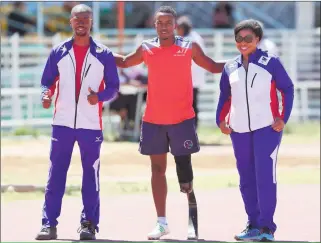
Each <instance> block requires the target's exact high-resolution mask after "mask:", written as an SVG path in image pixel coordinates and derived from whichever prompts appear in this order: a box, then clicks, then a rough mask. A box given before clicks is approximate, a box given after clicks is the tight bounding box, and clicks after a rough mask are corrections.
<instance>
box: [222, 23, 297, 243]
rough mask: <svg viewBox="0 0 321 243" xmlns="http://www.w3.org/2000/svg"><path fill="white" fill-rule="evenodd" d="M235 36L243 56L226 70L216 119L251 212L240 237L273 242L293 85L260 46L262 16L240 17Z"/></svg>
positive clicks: (282, 69)
mask: <svg viewBox="0 0 321 243" xmlns="http://www.w3.org/2000/svg"><path fill="white" fill-rule="evenodd" d="M234 35H235V41H236V47H237V49H238V50H239V51H240V55H239V56H237V57H236V58H234V59H232V60H230V61H228V62H227V63H226V64H225V67H224V70H223V72H222V76H221V80H220V98H219V102H218V107H217V114H216V122H217V125H218V126H219V127H220V129H221V131H222V133H224V134H230V137H231V140H232V144H233V149H234V155H235V158H236V164H237V169H238V172H239V175H240V191H241V194H242V198H243V201H244V205H245V210H246V213H247V215H248V223H247V227H246V229H245V230H243V231H242V232H241V233H240V234H237V235H236V236H235V239H236V240H256V241H274V232H275V231H276V228H277V227H276V224H275V223H274V221H273V216H274V212H275V208H276V201H277V200H276V183H277V182H276V161H277V154H278V150H279V146H280V143H281V138H282V131H283V129H284V126H285V124H286V123H287V121H288V119H289V117H290V114H291V110H292V105H293V97H294V88H293V83H292V81H291V79H290V77H289V75H288V74H287V72H286V70H285V69H284V67H283V65H282V63H281V62H280V60H279V58H278V57H276V56H272V55H269V53H268V52H264V51H262V50H261V49H258V48H257V44H258V42H259V41H260V40H261V39H262V36H263V30H262V27H261V26H260V24H259V23H258V22H257V21H255V20H251V19H250V20H244V21H242V22H240V23H239V24H237V25H236V27H235V28H234ZM277 90H278V91H280V93H281V95H282V107H283V109H282V112H279V103H278V96H277Z"/></svg>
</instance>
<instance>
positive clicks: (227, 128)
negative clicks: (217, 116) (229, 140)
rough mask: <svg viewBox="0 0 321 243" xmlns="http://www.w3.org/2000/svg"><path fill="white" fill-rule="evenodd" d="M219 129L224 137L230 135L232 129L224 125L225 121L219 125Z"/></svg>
mask: <svg viewBox="0 0 321 243" xmlns="http://www.w3.org/2000/svg"><path fill="white" fill-rule="evenodd" d="M220 129H221V132H222V133H224V134H226V135H229V134H231V133H232V129H231V128H230V127H229V126H228V125H227V124H226V122H225V121H222V122H221V123H220Z"/></svg>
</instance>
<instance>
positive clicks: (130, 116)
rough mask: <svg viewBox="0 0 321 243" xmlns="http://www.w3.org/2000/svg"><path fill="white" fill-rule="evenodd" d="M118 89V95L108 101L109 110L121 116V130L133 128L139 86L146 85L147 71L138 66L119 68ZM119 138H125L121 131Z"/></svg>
mask: <svg viewBox="0 0 321 243" xmlns="http://www.w3.org/2000/svg"><path fill="white" fill-rule="evenodd" d="M119 80H120V89H119V92H118V96H117V97H116V98H115V99H113V100H112V101H111V102H110V103H109V109H110V111H113V112H116V114H118V115H119V116H120V118H121V121H122V124H121V127H122V129H121V130H122V131H126V130H127V131H132V130H133V129H134V124H135V118H136V109H137V99H138V92H141V91H140V90H139V88H144V87H146V84H147V72H146V69H145V68H144V67H143V66H142V65H140V66H134V67H130V68H126V69H119ZM118 139H120V140H127V136H126V135H125V134H124V133H122V132H121V134H120V137H119V138H118Z"/></svg>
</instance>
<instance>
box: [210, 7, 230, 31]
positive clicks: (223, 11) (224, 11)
mask: <svg viewBox="0 0 321 243" xmlns="http://www.w3.org/2000/svg"><path fill="white" fill-rule="evenodd" d="M233 24H234V18H233V7H232V5H231V4H229V3H226V2H219V3H217V4H216V6H215V7H214V9H213V27H214V28H219V29H229V28H232V27H233Z"/></svg>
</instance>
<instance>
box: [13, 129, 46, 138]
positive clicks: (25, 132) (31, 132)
mask: <svg viewBox="0 0 321 243" xmlns="http://www.w3.org/2000/svg"><path fill="white" fill-rule="evenodd" d="M13 135H14V136H32V137H34V138H38V137H39V135H40V132H39V131H38V130H37V129H35V128H32V127H19V128H17V129H15V130H14V131H13Z"/></svg>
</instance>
